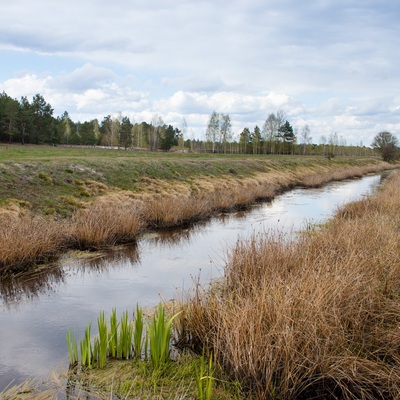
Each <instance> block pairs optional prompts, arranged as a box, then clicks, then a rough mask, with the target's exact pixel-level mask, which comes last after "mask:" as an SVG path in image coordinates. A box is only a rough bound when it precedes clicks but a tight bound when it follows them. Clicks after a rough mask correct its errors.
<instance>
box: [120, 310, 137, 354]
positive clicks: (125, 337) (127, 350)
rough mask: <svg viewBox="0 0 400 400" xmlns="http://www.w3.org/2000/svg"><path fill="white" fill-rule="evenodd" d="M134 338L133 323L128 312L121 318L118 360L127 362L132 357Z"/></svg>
mask: <svg viewBox="0 0 400 400" xmlns="http://www.w3.org/2000/svg"><path fill="white" fill-rule="evenodd" d="M132 338H133V323H132V322H131V321H129V317H128V311H124V312H123V313H122V316H121V322H120V326H119V340H118V351H117V358H119V359H120V360H124V359H125V360H126V359H128V358H131V357H132V353H133V352H132Z"/></svg>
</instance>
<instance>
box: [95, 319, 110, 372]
mask: <svg viewBox="0 0 400 400" xmlns="http://www.w3.org/2000/svg"><path fill="white" fill-rule="evenodd" d="M97 327H98V330H99V336H98V338H97V340H96V342H95V343H98V356H97V360H98V365H99V368H104V366H105V364H106V360H107V355H108V338H109V334H108V328H107V322H106V319H105V317H104V311H100V315H99V318H98V319H97Z"/></svg>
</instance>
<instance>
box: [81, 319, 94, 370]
mask: <svg viewBox="0 0 400 400" xmlns="http://www.w3.org/2000/svg"><path fill="white" fill-rule="evenodd" d="M91 327H92V323H91V322H90V323H89V325H88V326H87V327H86V329H85V337H84V338H83V339H82V340H81V346H80V347H81V365H82V366H83V367H89V368H91V367H92V357H93V351H92V343H91V341H90V330H91Z"/></svg>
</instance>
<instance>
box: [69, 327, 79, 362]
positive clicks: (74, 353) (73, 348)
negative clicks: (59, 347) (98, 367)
mask: <svg viewBox="0 0 400 400" xmlns="http://www.w3.org/2000/svg"><path fill="white" fill-rule="evenodd" d="M66 339H67V346H68V354H69V365H70V366H72V365H75V364H77V363H78V344H77V342H76V334H75V331H74V332H73V333H72V335H71V331H70V330H69V329H68V331H67V338H66Z"/></svg>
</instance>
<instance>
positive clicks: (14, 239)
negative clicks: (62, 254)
mask: <svg viewBox="0 0 400 400" xmlns="http://www.w3.org/2000/svg"><path fill="white" fill-rule="evenodd" d="M349 165H350V164H349ZM349 165H347V166H345V167H339V166H337V165H333V164H332V165H325V166H323V165H317V166H315V165H313V164H312V163H311V164H310V165H307V164H306V165H304V166H296V167H295V168H294V167H293V168H292V167H291V166H288V167H286V166H284V165H283V164H282V169H277V168H275V169H271V170H269V171H268V172H265V171H264V172H258V173H257V174H254V175H253V176H247V177H240V176H238V175H234V176H231V175H229V176H218V177H215V176H214V177H205V176H202V177H196V178H195V179H192V180H189V181H188V182H185V181H179V182H178V183H174V184H171V183H170V182H168V181H162V180H160V179H158V180H156V179H148V178H146V179H145V178H143V179H142V181H141V184H142V185H146V187H140V188H141V189H140V188H139V192H138V193H133V192H128V191H125V192H124V191H116V192H109V193H108V194H104V193H103V192H102V191H98V192H99V194H100V193H103V195H102V196H101V197H99V198H97V199H95V200H93V201H92V202H91V203H88V204H86V203H84V202H82V201H80V202H78V203H76V206H77V207H83V208H78V209H77V210H76V211H75V213H74V214H73V216H72V218H71V219H69V220H62V219H57V220H50V218H43V217H33V216H32V214H30V213H27V212H23V213H20V212H19V211H20V210H19V211H18V210H17V212H14V214H13V212H11V213H8V216H7V215H6V214H7V213H6V214H4V213H3V214H1V215H0V222H1V226H0V231H1V232H0V268H1V273H4V272H6V271H11V269H16V268H24V267H29V266H30V265H32V264H34V263H37V262H42V261H43V260H46V259H48V257H49V256H51V255H54V254H56V253H57V252H59V251H60V249H63V248H71V247H72V248H78V249H82V250H83V249H85V250H86V249H89V250H90V249H99V248H104V247H111V246H114V245H116V244H120V243H127V242H132V241H135V240H136V239H137V237H138V235H139V234H140V233H142V232H143V230H145V229H147V228H148V227H151V228H153V229H154V228H159V227H172V226H179V225H182V224H185V223H189V222H193V221H197V220H201V219H204V218H208V217H209V216H211V215H213V214H215V213H217V212H220V211H231V210H235V209H243V208H246V207H248V206H249V205H251V204H252V203H254V202H255V201H257V200H261V199H263V200H265V199H272V198H273V197H275V196H276V195H277V194H278V193H280V192H283V191H284V190H287V189H289V188H291V187H294V186H298V185H301V186H320V185H322V184H323V183H326V182H329V181H332V180H340V179H345V178H349V177H354V176H361V175H363V174H366V173H369V172H372V171H380V170H383V169H385V168H388V165H387V164H382V163H380V164H378V165H367V166H364V167H359V166H351V165H350V166H349ZM89 183H90V185H91V187H92V188H93V187H96V188H97V186H99V185H100V184H99V185H97V186H96V185H94V183H93V182H92V181H90V182H89ZM103 186H104V185H103ZM99 187H100V188H101V189H102V190H103V189H104V188H103V187H102V186H99ZM96 190H97V189H96ZM99 190H100V189H99ZM141 190H142V191H141ZM96 193H97V192H96ZM14 211H15V210H14ZM10 215H11V216H12V217H10ZM5 216H7V217H5ZM3 221H5V222H3ZM10 221H12V222H10Z"/></svg>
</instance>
